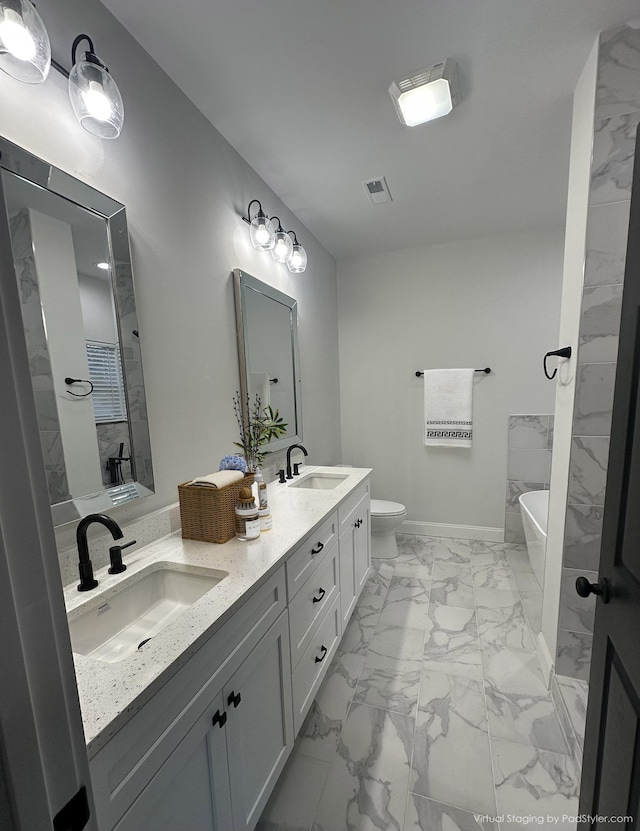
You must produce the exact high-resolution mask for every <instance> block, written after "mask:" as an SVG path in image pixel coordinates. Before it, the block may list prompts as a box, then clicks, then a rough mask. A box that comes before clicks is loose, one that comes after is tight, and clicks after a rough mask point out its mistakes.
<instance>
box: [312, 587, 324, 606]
mask: <svg viewBox="0 0 640 831" xmlns="http://www.w3.org/2000/svg"><path fill="white" fill-rule="evenodd" d="M318 593H319V594H320V597H314V598H313V602H314V603H320V601H321V600H322V598H323V597H324V596H325V594H326V592H325V590H324V589H318Z"/></svg>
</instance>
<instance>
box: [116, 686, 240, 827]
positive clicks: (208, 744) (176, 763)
mask: <svg viewBox="0 0 640 831" xmlns="http://www.w3.org/2000/svg"><path fill="white" fill-rule="evenodd" d="M224 712H225V708H224V704H223V697H222V694H218V695H217V696H216V698H215V700H214V701H213V702H212V704H211V707H209V708H207V711H206V712H205V713H203V715H202V716H201V717H200V718H199V719H198V721H197V722H196V723H195V724H194V725H193V727H192V728H191V729H190V730H189V732H188V733H187V734H186V736H185V737H184V739H182V741H181V742H180V744H179V745H178V746H177V747H176V749H175V750H174V751H173V753H172V754H171V755H170V756H169V758H168V759H167V760H166V762H165V763H164V764H163V765H162V767H161V768H160V769H159V770H158V772H157V773H156V774H155V776H154V777H153V779H151V781H150V782H149V784H148V785H147V786H146V788H145V789H144V790H143V791H142V793H141V794H140V796H138V798H137V799H136V801H135V802H134V803H133V805H132V806H131V807H130V808H129V810H128V811H127V813H126V814H125V815H124V817H123V818H122V819H121V820H120V822H119V823H118V824H117V825H116V826H115V829H114V831H178V829H179V831H230V829H231V828H232V827H233V826H232V813H231V799H230V792H229V777H228V769H227V748H226V739H225V733H226V730H225V729H224V715H223V714H224ZM216 713H217V714H218V716H220V715H222V719H221V720H222V726H220V719H219V718H217V719H216V723H215V724H214V723H213V720H214V716H215V715H216Z"/></svg>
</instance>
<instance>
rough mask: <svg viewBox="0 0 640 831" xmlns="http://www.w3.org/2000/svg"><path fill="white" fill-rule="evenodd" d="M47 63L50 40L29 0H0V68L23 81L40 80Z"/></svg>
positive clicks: (44, 74) (43, 75) (44, 76)
mask: <svg viewBox="0 0 640 831" xmlns="http://www.w3.org/2000/svg"><path fill="white" fill-rule="evenodd" d="M50 66H51V44H50V43H49V35H48V34H47V30H46V29H45V27H44V23H43V22H42V18H41V17H40V15H39V14H38V12H37V11H36V7H35V6H34V5H33V3H31V2H30V0H0V69H2V71H3V72H6V73H7V75H10V76H11V77H12V78H15V79H16V80H17V81H22V82H23V83H25V84H42V83H43V82H44V81H45V79H46V77H47V75H48V74H49V68H50Z"/></svg>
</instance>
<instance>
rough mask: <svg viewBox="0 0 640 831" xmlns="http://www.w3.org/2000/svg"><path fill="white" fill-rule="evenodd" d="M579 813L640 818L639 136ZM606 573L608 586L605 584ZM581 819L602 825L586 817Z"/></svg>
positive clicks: (633, 824) (622, 824) (623, 824)
mask: <svg viewBox="0 0 640 831" xmlns="http://www.w3.org/2000/svg"><path fill="white" fill-rule="evenodd" d="M639 136H640V132H639ZM599 577H600V586H599V589H600V590H601V589H602V588H605V589H608V597H607V592H606V591H605V592H603V593H602V594H600V595H599V597H598V603H597V611H596V618H595V627H594V638H593V659H592V664H591V678H590V681H589V706H588V710H587V727H586V740H585V750H584V764H583V774H582V788H581V793H580V813H581V815H584V814H586V815H589V816H591V817H593V816H596V815H600V816H604V817H616V818H617V817H625V816H627V817H631V819H629V820H627V821H620V820H617V821H616V820H614V821H613V822H611V823H606V824H605V826H604V827H607V826H611V827H614V824H615V827H616V828H627V829H631V828H633V829H635V828H639V827H640V826H638V825H637V821H638V807H639V796H640V154H639V145H638V143H637V144H636V158H635V169H634V182H633V191H632V198H631V219H630V224H629V242H628V246H627V265H626V271H625V281H624V293H623V300H622V322H621V328H620V347H619V352H618V368H617V375H616V387H615V395H614V402H613V422H612V428H611V449H610V451H609V467H608V476H607V494H606V498H605V509H604V526H603V531H602V556H601V562H600V575H599ZM604 581H606V586H605V585H604ZM581 827H594V828H596V827H597V828H601V827H603V824H602V822H600V823H598V822H597V821H593V820H591V819H586V820H585V821H584V822H582V823H581Z"/></svg>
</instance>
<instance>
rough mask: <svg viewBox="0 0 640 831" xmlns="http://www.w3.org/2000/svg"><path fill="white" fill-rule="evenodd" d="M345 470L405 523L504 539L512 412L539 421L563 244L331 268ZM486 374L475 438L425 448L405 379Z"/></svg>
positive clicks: (477, 249)
mask: <svg viewBox="0 0 640 831" xmlns="http://www.w3.org/2000/svg"><path fill="white" fill-rule="evenodd" d="M338 276H339V280H338V297H339V324H340V386H341V404H342V409H341V413H342V436H343V452H342V455H343V459H344V461H345V462H349V463H353V464H357V465H369V466H371V467H373V468H374V474H373V483H372V491H373V496H374V497H377V498H380V499H391V500H395V501H397V502H402V503H403V504H405V505H406V506H407V509H408V516H407V519H408V520H412V521H416V522H425V523H444V524H452V525H466V526H485V527H491V528H494V529H502V527H503V524H504V488H505V478H506V470H507V433H506V425H507V419H508V416H509V414H510V413H514V412H524V413H535V412H545V411H546V412H550V411H551V409H552V407H553V399H554V392H555V391H554V386H553V384H551V383H550V382H549V381H547V380H546V379H545V378H544V376H543V374H542V355H543V354H544V353H545V352H546V351H548V350H549V349H553V348H555V346H556V344H557V337H558V321H559V315H560V291H561V279H562V232H561V229H558V230H557V231H549V232H539V233H532V234H528V235H509V236H501V237H496V238H492V239H474V240H464V241H459V242H453V243H447V244H443V245H434V246H429V247H423V248H411V249H404V250H401V251H395V252H392V253H388V254H382V255H376V256H372V257H360V258H357V259H354V260H349V261H346V262H344V263H342V262H341V263H340V265H339V268H338ZM469 366H472V367H477V368H481V367H485V366H490V367H491V368H492V373H491V375H479V376H477V378H476V381H475V384H474V440H473V447H472V448H471V449H470V450H466V449H457V448H454V449H449V448H438V447H436V448H425V447H424V445H423V441H422V437H423V428H422V421H423V409H424V407H423V382H422V380H421V379H419V378H416V377H415V374H414V373H415V371H416V370H422V369H425V368H438V367H469Z"/></svg>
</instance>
